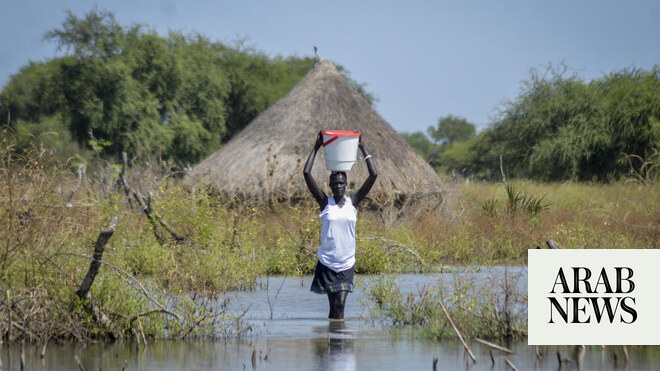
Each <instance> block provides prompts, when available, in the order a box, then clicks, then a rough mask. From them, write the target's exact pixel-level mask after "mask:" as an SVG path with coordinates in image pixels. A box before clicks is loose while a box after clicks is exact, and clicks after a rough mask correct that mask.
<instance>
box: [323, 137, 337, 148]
mask: <svg viewBox="0 0 660 371" xmlns="http://www.w3.org/2000/svg"><path fill="white" fill-rule="evenodd" d="M337 138H339V136H338V135H335V136H334V137H332V138H330V140H328V141H327V142H325V143H323V147H325V146H327V145H328V144H330V143H332V142H334V141H335V140H337Z"/></svg>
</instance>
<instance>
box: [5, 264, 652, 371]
mask: <svg viewBox="0 0 660 371" xmlns="http://www.w3.org/2000/svg"><path fill="white" fill-rule="evenodd" d="M508 272H509V273H513V276H514V277H516V280H515V281H514V282H513V284H514V285H516V287H517V288H518V289H519V290H520V291H521V292H524V293H526V292H527V275H526V272H525V270H524V268H520V267H518V268H515V267H514V268H508ZM463 274H466V275H468V276H470V277H471V278H473V279H474V280H475V282H477V283H478V284H482V285H492V282H491V281H489V278H488V277H492V275H495V276H498V275H499V276H503V275H504V268H503V267H493V268H483V269H479V270H477V271H470V272H464V273H463ZM450 276H453V277H455V273H445V274H408V275H399V276H396V277H397V278H396V279H397V284H398V285H399V287H400V288H401V291H402V292H404V293H406V292H416V291H417V290H418V289H420V288H421V287H422V286H424V285H430V284H434V283H436V284H437V283H438V282H442V284H447V285H450V284H451V280H452V279H451V277H450ZM356 278H357V281H360V283H361V284H360V285H359V287H358V289H357V290H356V291H355V292H354V293H352V294H350V295H349V297H348V301H347V306H346V312H345V316H346V320H345V321H343V322H330V321H329V320H328V319H327V314H328V313H327V311H328V303H327V298H326V297H325V296H323V295H317V294H313V293H311V292H309V285H310V283H311V277H310V276H304V277H282V276H278V277H264V278H262V279H261V280H260V282H259V285H258V286H259V287H258V289H257V290H254V291H248V292H237V293H232V294H230V295H229V297H230V299H231V300H230V305H229V310H230V311H232V312H233V313H236V314H241V313H245V319H246V321H248V323H250V324H251V325H252V327H253V331H252V332H251V333H250V334H249V336H248V337H247V338H246V339H242V340H226V341H225V340H222V341H179V342H174V341H159V342H152V343H150V344H148V346H147V347H146V348H145V347H144V346H143V347H141V348H140V349H138V348H137V347H136V345H135V344H134V343H131V342H117V343H110V344H90V345H78V344H49V345H48V351H47V352H46V356H45V358H43V359H41V358H40V356H39V354H40V352H41V349H40V346H39V345H34V346H26V349H25V362H26V369H28V370H80V369H81V368H80V366H79V364H78V362H77V361H76V357H77V358H78V360H79V361H80V364H81V365H82V366H83V367H84V369H85V370H101V369H102V370H121V369H123V368H124V369H126V370H218V369H226V370H243V369H246V370H252V369H256V370H384V369H385V370H432V369H433V361H434V359H438V364H437V366H438V368H437V369H438V370H464V369H466V370H470V369H475V370H480V369H489V370H490V369H494V370H507V369H511V368H510V367H509V366H508V365H507V364H506V361H505V360H506V359H508V360H509V361H510V362H511V363H512V364H513V365H515V367H516V368H517V369H519V370H557V369H558V368H559V363H558V361H557V352H558V351H559V352H560V354H561V356H562V358H571V357H573V356H572V352H573V348H572V347H567V346H561V347H556V346H547V347H542V348H541V351H542V352H543V353H544V355H545V357H544V358H543V359H542V360H540V361H537V359H536V349H535V347H533V346H528V345H526V342H525V341H523V342H522V343H518V344H508V346H509V347H510V349H512V350H513V351H514V352H515V354H513V355H507V354H504V353H502V352H499V351H495V350H492V351H491V349H490V348H488V347H486V346H483V345H481V344H479V343H476V342H471V343H469V346H470V348H471V350H472V352H473V353H474V355H475V357H476V358H477V363H476V364H473V363H472V361H471V360H469V358H467V356H466V355H465V352H464V350H463V346H462V345H461V344H460V342H458V341H450V342H437V341H428V340H422V339H419V338H416V337H414V336H410V335H407V334H397V335H393V334H392V332H391V331H389V329H388V328H384V327H383V325H382V324H381V322H379V321H373V320H372V319H371V317H370V316H369V312H368V309H367V308H368V306H367V299H366V296H365V288H364V287H365V286H367V285H368V284H369V282H370V281H371V280H373V279H374V277H373V276H357V277H356ZM620 348H621V347H607V348H605V349H602V348H600V347H589V348H588V349H587V351H586V353H585V356H584V359H583V362H582V364H581V369H582V370H603V369H605V370H608V369H609V370H615V369H629V370H657V369H660V352H659V351H658V349H657V348H658V347H636V348H631V349H629V354H630V356H629V357H630V358H629V362H628V364H626V363H625V361H624V358H623V352H622V351H621V349H620ZM491 353H492V356H493V358H491ZM19 359H20V347H19V346H17V345H12V346H3V347H2V348H0V360H1V361H2V365H1V366H2V367H0V369H2V370H18V369H20V360H19ZM493 360H494V364H493ZM562 369H577V367H576V364H575V363H570V362H568V363H563V365H562Z"/></svg>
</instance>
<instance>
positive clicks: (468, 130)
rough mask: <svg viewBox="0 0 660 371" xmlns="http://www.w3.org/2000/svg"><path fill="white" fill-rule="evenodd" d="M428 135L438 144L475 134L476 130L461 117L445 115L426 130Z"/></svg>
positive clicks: (460, 139) (467, 137) (459, 139)
mask: <svg viewBox="0 0 660 371" xmlns="http://www.w3.org/2000/svg"><path fill="white" fill-rule="evenodd" d="M427 132H428V134H429V136H430V137H431V138H433V140H434V141H435V142H436V143H438V144H451V143H453V142H458V141H464V140H467V139H470V138H472V137H474V136H475V134H476V133H477V130H476V128H475V126H474V125H473V124H471V123H470V122H468V121H467V120H466V119H465V118H463V117H458V116H454V115H447V116H444V117H441V118H440V119H438V124H437V125H436V126H435V127H433V126H430V127H429V128H428V130H427Z"/></svg>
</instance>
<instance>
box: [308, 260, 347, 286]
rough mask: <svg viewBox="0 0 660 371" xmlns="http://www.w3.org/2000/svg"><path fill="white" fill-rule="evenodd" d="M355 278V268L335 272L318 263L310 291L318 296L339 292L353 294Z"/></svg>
mask: <svg viewBox="0 0 660 371" xmlns="http://www.w3.org/2000/svg"><path fill="white" fill-rule="evenodd" d="M354 276H355V266H353V267H351V268H350V269H347V270H345V271H341V272H335V271H333V270H332V269H330V268H328V267H326V266H325V265H323V264H321V262H319V261H317V262H316V270H315V271H314V280H313V281H312V287H311V289H310V290H311V291H312V292H315V293H317V294H330V293H335V292H339V291H348V292H353V288H354V287H355V285H354V284H353V277H354Z"/></svg>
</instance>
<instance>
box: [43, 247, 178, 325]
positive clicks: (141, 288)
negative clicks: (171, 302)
mask: <svg viewBox="0 0 660 371" xmlns="http://www.w3.org/2000/svg"><path fill="white" fill-rule="evenodd" d="M56 255H71V256H77V257H80V258H85V259H90V260H92V259H94V258H90V257H89V256H86V255H83V254H76V253H70V252H69V253H67V252H62V253H58V254H56ZM101 264H103V265H106V266H108V267H109V268H111V269H112V270H114V271H116V272H119V273H121V274H123V275H125V276H126V277H128V278H130V279H131V282H130V284H131V286H133V288H135V289H137V290H138V291H140V292H141V293H142V295H144V296H146V297H147V299H149V301H151V302H152V303H154V304H155V305H156V306H158V307H159V308H160V309H161V311H162V312H163V313H166V314H169V315H171V316H173V317H175V318H176V319H178V320H181V316H180V315H178V314H176V313H174V312H172V311H170V310H168V309H167V308H165V306H163V305H162V304H160V303H159V302H158V301H157V300H156V299H154V298H153V297H152V296H151V295H149V292H148V291H147V289H146V288H145V287H144V285H142V283H141V282H140V281H138V280H137V279H136V278H135V277H133V275H132V274H130V273H128V272H126V271H124V270H123V269H121V268H119V267H117V266H115V265H112V264H110V263H107V262H104V261H101ZM135 285H137V287H136V286H135Z"/></svg>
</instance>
